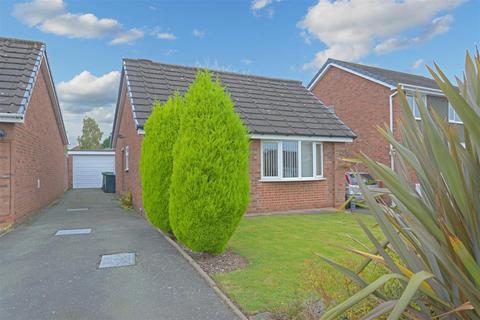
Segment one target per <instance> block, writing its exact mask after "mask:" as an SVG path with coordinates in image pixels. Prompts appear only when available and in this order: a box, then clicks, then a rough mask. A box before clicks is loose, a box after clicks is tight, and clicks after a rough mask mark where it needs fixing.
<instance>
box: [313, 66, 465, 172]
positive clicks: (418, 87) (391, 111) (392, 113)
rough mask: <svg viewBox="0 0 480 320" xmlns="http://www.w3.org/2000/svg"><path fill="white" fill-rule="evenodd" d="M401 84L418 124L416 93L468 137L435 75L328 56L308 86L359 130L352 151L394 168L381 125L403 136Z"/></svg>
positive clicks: (352, 153)
mask: <svg viewBox="0 0 480 320" xmlns="http://www.w3.org/2000/svg"><path fill="white" fill-rule="evenodd" d="M398 87H400V90H403V91H404V92H405V94H406V95H407V99H408V101H409V104H410V105H411V106H412V112H413V114H414V116H415V118H416V119H417V121H418V122H419V123H420V122H421V118H420V112H419V110H418V107H417V105H416V102H415V99H414V96H415V94H416V92H418V93H419V94H420V95H421V97H422V99H423V100H424V101H425V103H426V104H427V105H428V106H431V107H433V108H434V109H435V111H436V112H438V114H439V115H441V116H442V117H444V118H445V119H448V122H449V123H450V125H452V126H455V127H457V128H458V130H459V134H460V136H461V137H463V123H462V121H461V119H460V118H459V117H458V115H457V114H456V113H455V110H454V109H453V108H452V107H451V106H450V104H449V103H448V100H447V98H446V97H445V96H444V94H443V93H442V91H441V90H440V88H439V87H438V86H437V83H436V82H435V81H434V80H433V79H430V78H427V77H423V76H419V75H415V74H409V73H404V72H398V71H394V70H387V69H383V68H378V67H372V66H367V65H362V64H357V63H351V62H345V61H340V60H335V59H328V60H327V62H326V63H325V64H324V65H323V66H322V68H321V69H320V71H319V72H318V73H317V74H316V75H315V77H314V78H313V79H312V81H311V82H310V84H309V85H308V89H309V90H310V91H311V92H312V93H313V94H314V95H315V96H317V97H318V98H319V99H320V100H321V101H322V102H323V103H325V105H327V106H328V107H329V108H330V109H332V111H334V112H335V114H336V115H337V116H338V117H339V118H340V119H342V121H344V122H345V124H346V125H347V126H349V127H350V128H351V129H352V130H353V131H355V133H356V134H357V135H358V138H357V139H356V140H355V141H354V142H353V143H351V144H349V145H348V146H347V155H348V156H352V155H354V154H357V153H358V152H360V151H362V152H364V153H366V154H367V155H368V156H370V157H371V158H373V159H374V160H376V161H379V162H382V163H383V164H385V165H389V166H391V168H394V161H393V152H391V150H390V144H389V143H388V142H387V141H386V140H385V139H384V138H383V137H381V135H380V134H379V132H378V130H377V127H378V126H381V127H384V126H385V125H387V126H388V127H389V128H390V130H392V131H393V133H394V135H395V136H396V137H397V138H399V137H400V131H399V130H398V120H399V117H400V112H401V110H400V107H399V101H398V99H399V98H398V91H397V90H398V89H397V88H398Z"/></svg>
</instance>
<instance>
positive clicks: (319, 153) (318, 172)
mask: <svg viewBox="0 0 480 320" xmlns="http://www.w3.org/2000/svg"><path fill="white" fill-rule="evenodd" d="M315 152H316V157H317V159H316V163H315V165H316V167H317V168H316V172H315V175H316V176H319V177H322V176H323V148H322V145H321V144H320V143H317V144H316V145H315Z"/></svg>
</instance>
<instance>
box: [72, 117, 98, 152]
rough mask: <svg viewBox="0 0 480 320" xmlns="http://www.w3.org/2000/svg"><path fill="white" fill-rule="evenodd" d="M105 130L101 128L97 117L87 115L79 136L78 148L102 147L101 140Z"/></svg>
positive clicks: (92, 148) (94, 148)
mask: <svg viewBox="0 0 480 320" xmlns="http://www.w3.org/2000/svg"><path fill="white" fill-rule="evenodd" d="M102 135H103V132H102V131H101V130H100V128H99V126H98V124H97V122H96V121H95V119H93V118H90V117H88V116H85V118H83V128H82V135H81V136H80V137H78V138H77V140H78V150H97V149H101V144H100V141H101V139H102Z"/></svg>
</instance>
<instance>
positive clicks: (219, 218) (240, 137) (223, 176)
mask: <svg viewBox="0 0 480 320" xmlns="http://www.w3.org/2000/svg"><path fill="white" fill-rule="evenodd" d="M184 103H185V105H184V114H183V117H182V120H181V129H180V133H179V137H178V140H177V142H176V143H175V146H174V151H173V155H174V159H175V160H174V164H173V173H172V180H171V181H172V184H171V186H170V225H171V227H172V230H173V233H174V234H175V236H176V237H177V239H178V240H180V241H181V242H182V243H183V244H185V245H186V246H188V247H189V248H190V249H192V250H193V251H202V252H209V253H213V254H218V253H221V252H222V251H223V250H224V249H225V246H226V244H227V242H228V240H229V239H230V237H231V236H232V234H233V232H234V231H235V229H236V228H237V226H238V223H239V222H240V219H241V217H242V216H243V214H244V213H245V210H246V209H247V206H248V202H249V176H248V134H247V130H246V128H245V127H244V125H243V123H242V121H241V120H240V118H239V116H238V115H237V114H236V113H235V111H234V108H233V102H232V100H231V99H230V96H229V95H228V94H227V93H225V91H224V89H223V87H222V86H221V84H220V82H219V81H218V80H217V81H213V80H212V77H211V75H210V73H209V72H208V71H200V72H198V73H197V76H196V79H195V81H194V82H193V83H192V84H191V85H190V87H189V89H188V91H187V92H186V94H185V100H184Z"/></svg>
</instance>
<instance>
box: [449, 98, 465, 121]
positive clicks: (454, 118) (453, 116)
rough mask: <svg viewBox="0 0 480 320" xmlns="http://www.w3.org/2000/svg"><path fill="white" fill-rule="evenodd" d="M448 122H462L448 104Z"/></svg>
mask: <svg viewBox="0 0 480 320" xmlns="http://www.w3.org/2000/svg"><path fill="white" fill-rule="evenodd" d="M448 120H449V121H455V122H462V120H461V119H460V117H459V116H458V114H457V113H456V112H455V109H453V108H452V106H451V105H450V103H449V104H448Z"/></svg>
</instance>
